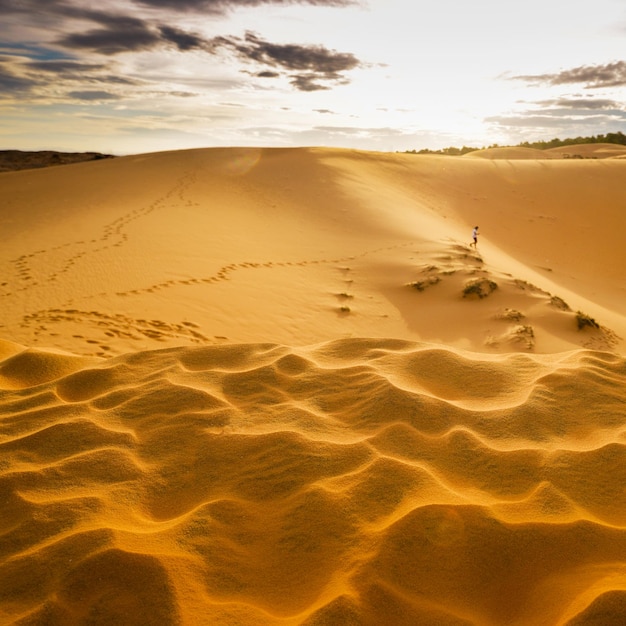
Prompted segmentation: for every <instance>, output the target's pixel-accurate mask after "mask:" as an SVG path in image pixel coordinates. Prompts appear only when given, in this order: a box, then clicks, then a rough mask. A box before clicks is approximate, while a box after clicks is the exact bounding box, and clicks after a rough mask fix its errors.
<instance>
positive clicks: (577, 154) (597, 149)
mask: <svg viewBox="0 0 626 626" xmlns="http://www.w3.org/2000/svg"><path fill="white" fill-rule="evenodd" d="M546 152H548V153H550V154H551V155H554V156H557V157H559V158H566V159H567V158H570V159H572V158H573V159H612V158H616V157H618V158H623V157H625V156H626V146H622V145H620V144H615V143H588V144H578V145H574V146H562V147H561V148H550V149H548V150H546Z"/></svg>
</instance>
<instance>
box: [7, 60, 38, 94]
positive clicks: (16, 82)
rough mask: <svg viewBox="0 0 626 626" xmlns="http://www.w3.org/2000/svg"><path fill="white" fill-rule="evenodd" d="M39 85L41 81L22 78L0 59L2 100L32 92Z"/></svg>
mask: <svg viewBox="0 0 626 626" xmlns="http://www.w3.org/2000/svg"><path fill="white" fill-rule="evenodd" d="M38 84H39V81H37V80H35V79H33V78H30V77H27V76H20V75H18V74H16V73H15V71H14V70H13V69H12V68H11V67H10V66H9V64H8V63H6V62H5V61H4V60H3V59H0V98H6V97H8V96H15V95H20V94H22V95H23V94H25V93H28V92H30V91H31V90H32V89H33V88H34V87H36V86H37V85H38Z"/></svg>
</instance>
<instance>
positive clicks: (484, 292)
mask: <svg viewBox="0 0 626 626" xmlns="http://www.w3.org/2000/svg"><path fill="white" fill-rule="evenodd" d="M497 288H498V285H497V283H495V282H494V281H493V280H490V279H489V278H475V279H474V280H470V281H469V282H467V283H466V284H465V287H464V289H463V297H464V298H473V297H477V298H479V299H481V300H482V298H486V297H487V296H488V295H490V294H491V293H493V292H494V291H495V290H496V289H497Z"/></svg>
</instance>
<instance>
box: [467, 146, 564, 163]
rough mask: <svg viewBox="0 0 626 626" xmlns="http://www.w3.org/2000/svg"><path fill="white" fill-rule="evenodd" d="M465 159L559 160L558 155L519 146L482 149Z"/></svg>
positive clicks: (468, 154) (471, 153)
mask: <svg viewBox="0 0 626 626" xmlns="http://www.w3.org/2000/svg"><path fill="white" fill-rule="evenodd" d="M464 156H466V157H479V158H481V159H511V160H517V159H539V160H542V159H554V158H560V156H561V155H560V154H555V153H551V152H548V151H547V150H538V149H537V148H522V147H519V146H503V147H498V148H483V149H481V150H473V151H472V152H468V153H467V154H465V155H464Z"/></svg>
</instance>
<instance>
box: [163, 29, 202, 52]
mask: <svg viewBox="0 0 626 626" xmlns="http://www.w3.org/2000/svg"><path fill="white" fill-rule="evenodd" d="M159 31H160V33H161V37H162V38H163V40H164V41H167V42H169V43H172V44H174V45H175V46H176V47H177V48H178V49H179V50H181V51H183V52H184V51H187V50H194V49H198V48H199V49H202V48H206V47H207V41H206V40H205V39H203V38H202V37H200V36H198V35H194V34H192V33H187V32H185V31H183V30H180V29H178V28H174V27H172V26H160V27H159Z"/></svg>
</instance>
